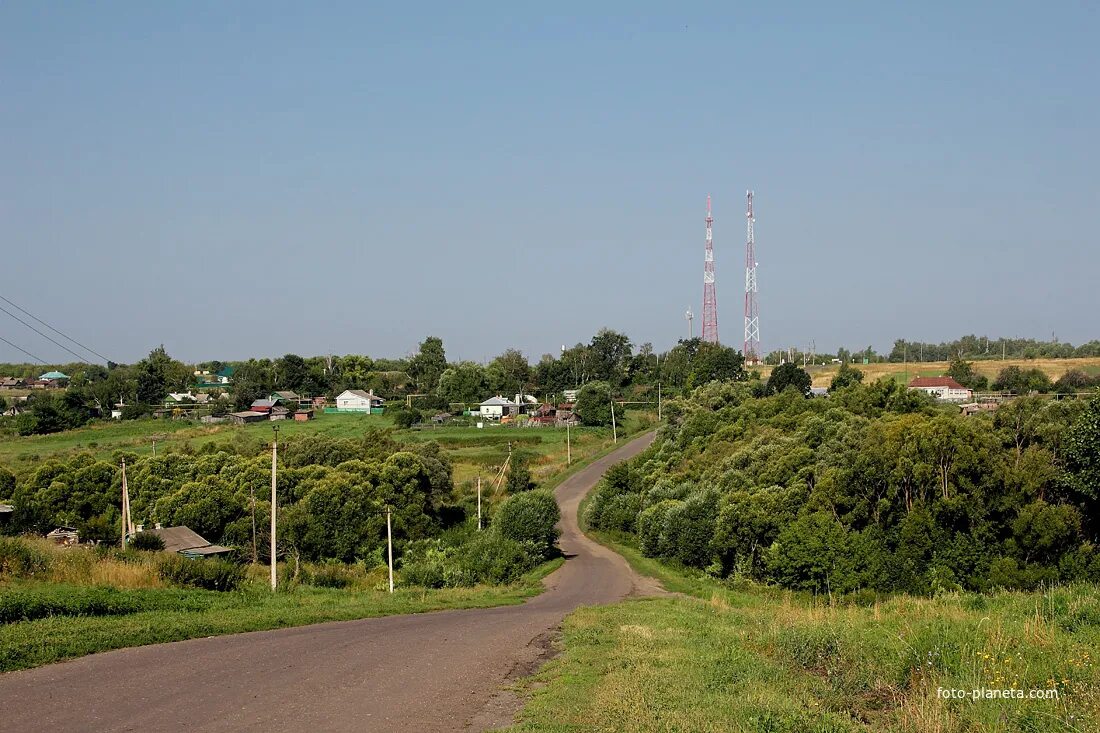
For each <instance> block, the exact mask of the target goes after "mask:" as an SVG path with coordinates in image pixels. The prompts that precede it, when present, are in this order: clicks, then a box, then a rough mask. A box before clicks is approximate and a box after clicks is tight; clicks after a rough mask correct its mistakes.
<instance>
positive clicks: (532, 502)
mask: <svg viewBox="0 0 1100 733" xmlns="http://www.w3.org/2000/svg"><path fill="white" fill-rule="evenodd" d="M560 519H561V511H560V510H559V509H558V503H557V502H556V501H555V500H554V495H553V494H551V493H550V492H549V491H546V490H544V489H539V490H535V491H526V492H524V493H522V494H515V495H513V496H510V497H508V498H507V499H505V500H504V503H503V504H501V505H500V508H499V509H497V513H496V516H494V517H493V527H494V528H495V529H496V531H497V532H499V533H500V535H501V536H502V537H505V538H507V539H510V540H515V541H516V542H520V543H528V542H529V543H531V545H532V546H533V547H534V548H535V550H536V553H537V554H539V555H542V556H543V557H550V556H551V554H552V553H553V549H554V543H555V542H557V540H558V534H559V533H558V528H557V523H558V520H560Z"/></svg>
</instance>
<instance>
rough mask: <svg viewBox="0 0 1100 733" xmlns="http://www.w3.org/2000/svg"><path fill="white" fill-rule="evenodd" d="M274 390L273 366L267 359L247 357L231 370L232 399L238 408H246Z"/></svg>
mask: <svg viewBox="0 0 1100 733" xmlns="http://www.w3.org/2000/svg"><path fill="white" fill-rule="evenodd" d="M274 390H275V373H274V368H273V365H272V364H271V362H270V361H269V360H267V359H249V360H248V361H247V362H245V363H243V364H238V365H237V367H236V369H234V371H233V401H234V403H235V404H236V406H237V409H238V410H247V409H248V408H249V407H250V406H251V405H252V403H253V402H254V401H255V400H261V399H264V398H265V397H267V396H268V395H270V394H271V393H272V392H273V391H274Z"/></svg>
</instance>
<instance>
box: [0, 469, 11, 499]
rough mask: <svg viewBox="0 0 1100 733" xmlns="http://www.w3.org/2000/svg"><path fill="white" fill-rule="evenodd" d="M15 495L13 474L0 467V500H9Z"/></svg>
mask: <svg viewBox="0 0 1100 733" xmlns="http://www.w3.org/2000/svg"><path fill="white" fill-rule="evenodd" d="M14 493H15V474H14V473H12V472H11V471H9V470H8V469H6V468H4V467H3V466H0V498H4V499H10V498H11V496H12V494H14Z"/></svg>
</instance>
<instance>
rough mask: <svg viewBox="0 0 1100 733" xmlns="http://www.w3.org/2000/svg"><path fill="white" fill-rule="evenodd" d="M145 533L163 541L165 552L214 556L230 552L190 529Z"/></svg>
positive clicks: (163, 528)
mask: <svg viewBox="0 0 1100 733" xmlns="http://www.w3.org/2000/svg"><path fill="white" fill-rule="evenodd" d="M145 531H146V532H148V533H149V534H155V535H156V536H157V537H160V538H161V539H162V540H164V551H165V552H185V553H187V554H189V555H216V554H219V553H222V552H231V550H230V548H228V547H222V546H221V545H214V544H211V543H210V542H209V541H208V540H206V539H205V538H203V536H202V535H200V534H199V533H198V532H196V531H194V530H193V529H191V528H190V527H184V526H179V527H161V528H160V529H147V530H145Z"/></svg>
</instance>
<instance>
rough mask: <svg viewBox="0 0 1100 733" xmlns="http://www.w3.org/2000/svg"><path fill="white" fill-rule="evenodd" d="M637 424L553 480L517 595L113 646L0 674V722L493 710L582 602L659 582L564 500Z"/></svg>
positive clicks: (273, 720) (440, 718) (632, 448)
mask: <svg viewBox="0 0 1100 733" xmlns="http://www.w3.org/2000/svg"><path fill="white" fill-rule="evenodd" d="M652 441H653V435H652V434H647V435H645V436H642V437H640V438H637V439H635V440H633V441H632V442H630V443H627V444H626V445H624V446H623V447H622V448H619V449H618V450H616V451H614V452H613V453H611V454H609V455H607V456H606V457H604V458H601V459H599V460H597V461H595V462H594V463H592V464H591V465H589V466H587V467H586V468H584V469H583V470H581V471H579V472H578V473H576V474H575V475H573V476H572V477H570V478H569V479H568V480H566V481H565V482H564V483H562V484H561V486H559V487H558V489H557V490H556V492H555V494H556V496H557V499H558V503H559V504H560V505H561V509H562V522H561V529H562V536H561V548H562V551H563V552H564V553H565V554H566V556H567V557H569V560H568V561H567V562H566V563H565V564H564V565H563V566H562V567H561V568H560V569H558V570H557V571H556V572H554V573H553V574H551V575H550V576H549V577H548V578H547V579H546V581H545V583H546V586H547V589H546V591H545V592H543V593H542V594H540V595H538V596H536V597H535V598H532V599H531V600H529V601H527V602H526V603H524V604H522V605H519V606H505V607H499V608H485V609H472V610H462V611H437V612H432V613H423V614H415V615H408V616H387V617H382V618H372V619H363V620H360V621H343V622H336V623H326V624H318V625H314V626H301V627H297V628H291V629H278V630H274V631H260V632H254V633H248V634H236V635H232V636H220V637H212V638H206V639H193V640H190V641H183V642H177V643H172V644H158V645H153V646H145V647H137V648H134V649H123V650H119V651H114V652H106V653H103V654H95V655H92V656H88V657H83V658H81V659H76V660H73V661H70V662H63V663H60V664H53V665H49V666H45V667H39V668H37V669H31V670H26V671H21V672H12V673H8V674H4V675H0V729H2V730H4V731H13V732H14V731H45V730H50V731H59V730H65V731H130V730H133V731H143V732H147V731H177V730H188V731H263V733H278V732H280V731H309V732H310V733H321V732H322V731H326V732H327V731H357V732H362V731H414V732H416V733H433V732H435V731H463V730H485V729H488V728H492V727H496V726H498V725H503V724H507V723H508V722H509V721H510V720H511V717H512V714H513V712H514V711H515V709H516V707H517V705H518V700H517V699H516V698H515V697H514V696H513V695H511V693H508V692H507V691H505V690H504V688H505V687H506V686H507V685H508V683H509V682H510V681H511V680H514V679H517V678H519V677H522V676H525V675H526V674H529V673H530V672H532V671H534V670H535V669H537V668H538V666H539V665H540V664H541V663H542V661H543V660H545V659H546V658H547V657H548V656H549V654H550V648H551V647H550V641H551V639H552V638H553V634H554V632H555V630H556V629H557V628H558V627H559V625H560V624H561V621H562V619H563V618H564V617H565V615H566V614H568V613H569V612H570V611H572V610H573V609H575V608H577V607H578V606H583V605H594V604H601V603H610V602H614V601H617V600H620V599H622V598H625V597H627V596H630V595H650V594H656V593H660V592H661V589H660V586H659V585H657V583H656V581H653V580H652V579H649V578H645V577H643V576H639V575H637V574H636V573H635V572H634V571H633V570H632V569H631V568H630V566H629V565H628V564H627V562H626V561H625V560H624V559H623V558H622V557H621V556H619V555H617V554H616V553H614V552H612V551H611V550H609V549H607V548H605V547H603V546H602V545H599V544H597V543H595V542H593V541H591V540H589V539H588V538H587V537H585V536H584V535H583V534H582V533H581V531H580V529H579V528H578V526H577V507H578V505H579V504H580V502H581V499H583V498H584V495H585V494H586V493H588V491H589V489H591V488H592V487H593V486H594V485H595V484H596V482H597V481H598V480H599V478H600V476H602V475H603V473H604V471H606V470H607V468H608V467H610V466H611V465H612V464H614V463H616V462H618V461H622V460H624V459H627V458H630V457H631V456H634V455H636V454H637V453H639V452H640V451H641V450H643V449H644V448H645V447H646V446H648V445H649V444H650V443H651V442H652Z"/></svg>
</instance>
